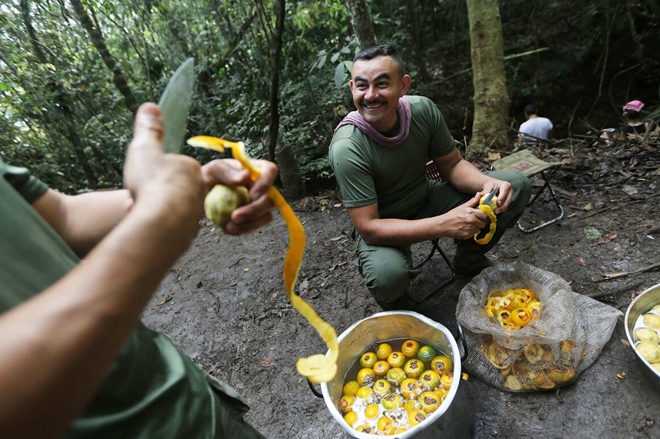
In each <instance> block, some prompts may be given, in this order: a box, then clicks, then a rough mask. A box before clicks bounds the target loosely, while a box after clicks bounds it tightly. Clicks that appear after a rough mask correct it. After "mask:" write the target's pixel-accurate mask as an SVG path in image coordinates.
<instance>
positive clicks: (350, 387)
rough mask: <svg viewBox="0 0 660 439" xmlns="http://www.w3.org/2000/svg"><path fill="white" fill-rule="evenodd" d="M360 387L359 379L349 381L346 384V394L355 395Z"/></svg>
mask: <svg viewBox="0 0 660 439" xmlns="http://www.w3.org/2000/svg"><path fill="white" fill-rule="evenodd" d="M359 388H360V384H359V383H358V382H357V381H349V382H347V383H346V384H344V389H343V390H344V395H351V396H352V395H355V392H357V391H358V389H359Z"/></svg>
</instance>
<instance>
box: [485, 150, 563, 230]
mask: <svg viewBox="0 0 660 439" xmlns="http://www.w3.org/2000/svg"><path fill="white" fill-rule="evenodd" d="M557 166H561V163H548V162H546V161H543V160H541V159H540V158H538V157H536V156H535V155H534V154H532V152H531V151H529V150H528V149H523V150H521V151H518V152H515V153H513V154H511V155H509V156H506V157H504V158H502V159H499V160H497V161H496V162H494V163H493V169H494V170H496V171H510V170H516V171H520V172H522V173H523V174H524V175H525V176H527V177H532V176H534V175H537V174H540V176H541V178H542V179H543V187H541V189H540V190H539V191H538V192H536V194H533V196H532V198H531V200H530V201H529V204H527V207H529V206H531V205H532V204H533V203H534V201H536V199H537V198H538V197H539V196H540V195H541V194H542V193H543V192H544V191H545V190H546V189H547V190H548V191H549V192H550V195H551V196H552V199H553V201H554V203H555V204H556V205H557V209H558V215H557V216H555V217H554V218H552V219H549V220H544V222H543V224H539V225H537V226H535V227H525V226H523V225H522V223H521V220H522V217H521V218H520V219H519V220H518V228H519V229H520V230H522V231H523V232H525V233H532V232H534V231H536V230H539V229H541V228H543V227H545V226H549V225H550V224H553V223H556V222H557V221H559V220H560V219H562V218H563V217H564V208H563V207H562V205H561V203H560V202H559V198H558V197H557V194H556V193H555V191H554V189H553V188H552V185H550V178H549V177H548V175H547V174H546V172H545V171H547V170H548V169H551V168H554V167H557ZM524 215H525V214H524V213H523V216H524Z"/></svg>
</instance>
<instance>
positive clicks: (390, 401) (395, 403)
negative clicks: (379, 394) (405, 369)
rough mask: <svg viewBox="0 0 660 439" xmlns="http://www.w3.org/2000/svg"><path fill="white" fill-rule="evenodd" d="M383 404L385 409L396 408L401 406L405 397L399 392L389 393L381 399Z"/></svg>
mask: <svg viewBox="0 0 660 439" xmlns="http://www.w3.org/2000/svg"><path fill="white" fill-rule="evenodd" d="M380 403H381V405H382V406H383V408H384V409H385V410H394V409H396V408H399V407H401V405H402V404H403V399H402V398H401V395H399V394H398V393H388V394H387V395H385V396H383V399H381V400H380Z"/></svg>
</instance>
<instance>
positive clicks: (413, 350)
mask: <svg viewBox="0 0 660 439" xmlns="http://www.w3.org/2000/svg"><path fill="white" fill-rule="evenodd" d="M417 351H419V343H418V342H417V341H415V340H406V341H404V342H403V345H402V346H401V352H402V353H403V355H405V356H406V357H408V358H413V357H414V356H415V355H417Z"/></svg>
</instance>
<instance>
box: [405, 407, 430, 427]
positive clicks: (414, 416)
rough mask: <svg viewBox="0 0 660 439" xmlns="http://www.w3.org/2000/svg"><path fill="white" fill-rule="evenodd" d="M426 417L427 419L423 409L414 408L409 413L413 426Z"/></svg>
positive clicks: (409, 420)
mask: <svg viewBox="0 0 660 439" xmlns="http://www.w3.org/2000/svg"><path fill="white" fill-rule="evenodd" d="M424 419H426V413H424V412H423V411H421V410H413V411H411V412H410V413H408V422H409V423H410V425H412V426H413V427H414V426H415V425H419V423H420V422H422V421H424Z"/></svg>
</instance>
